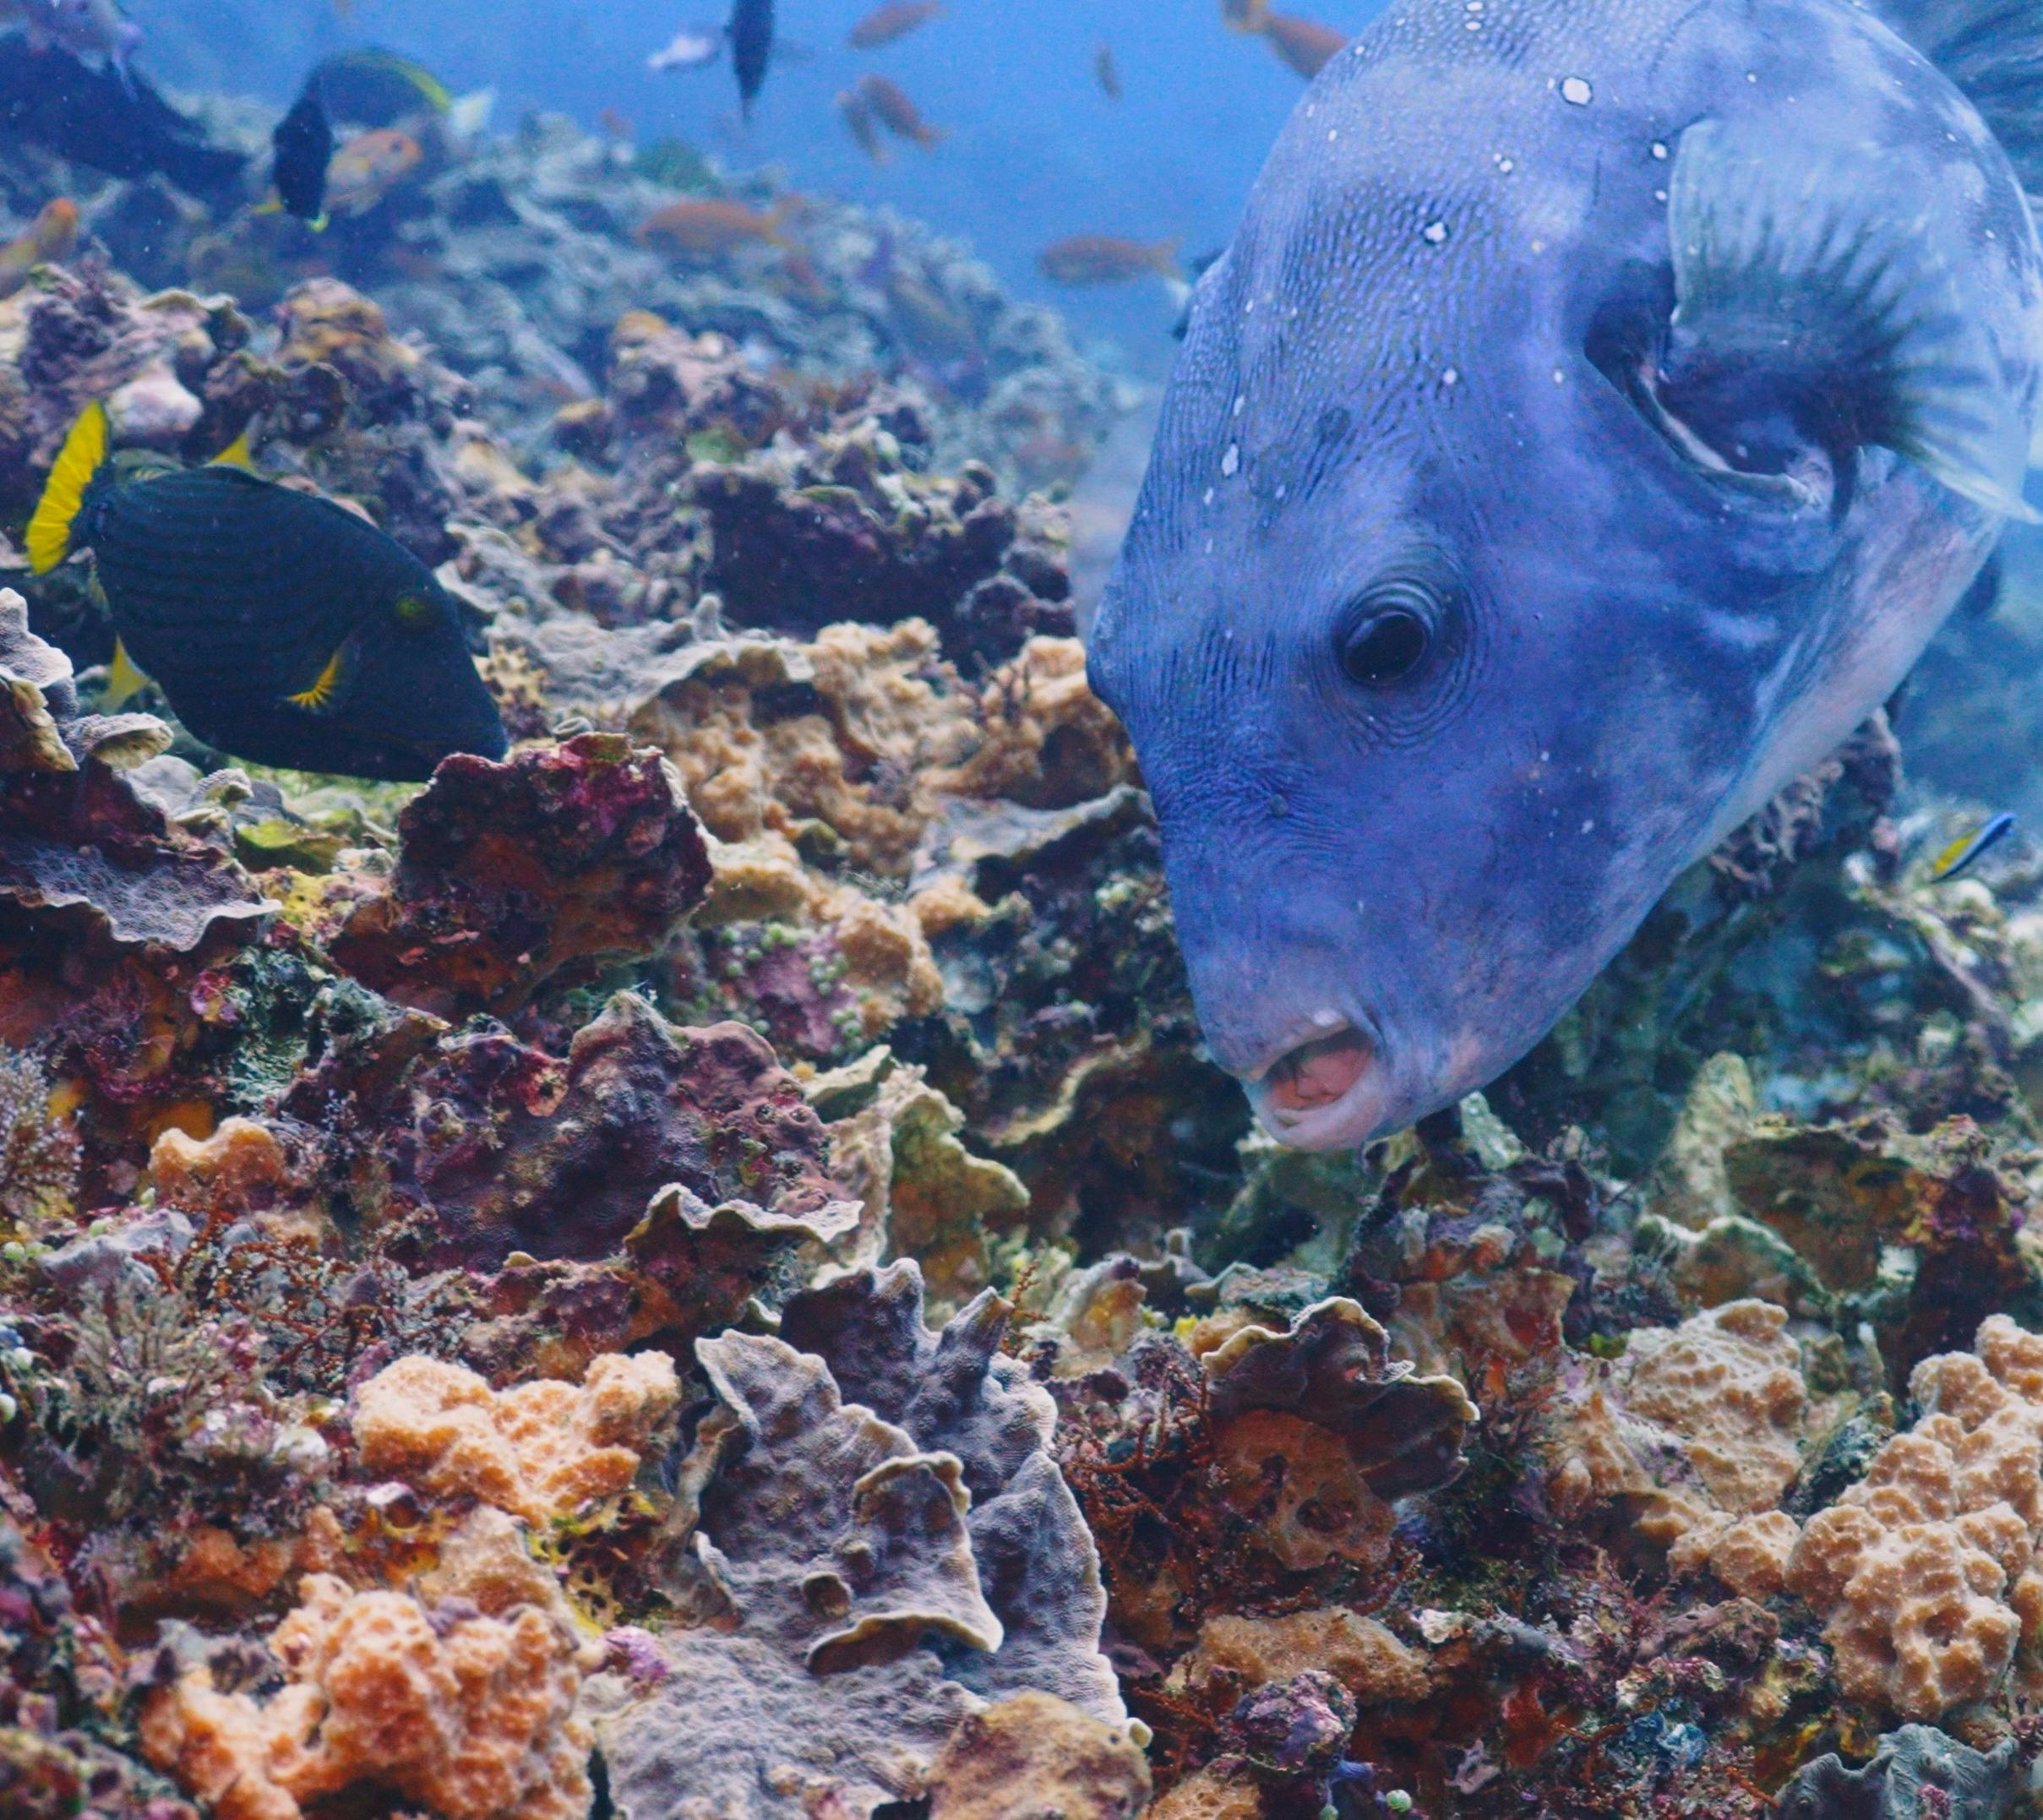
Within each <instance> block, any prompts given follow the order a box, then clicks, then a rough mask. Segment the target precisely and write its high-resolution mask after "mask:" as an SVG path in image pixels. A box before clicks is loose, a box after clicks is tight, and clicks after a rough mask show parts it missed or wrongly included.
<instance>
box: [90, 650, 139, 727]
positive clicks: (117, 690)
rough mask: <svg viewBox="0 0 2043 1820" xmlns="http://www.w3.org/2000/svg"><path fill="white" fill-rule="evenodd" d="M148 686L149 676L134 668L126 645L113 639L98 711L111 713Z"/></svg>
mask: <svg viewBox="0 0 2043 1820" xmlns="http://www.w3.org/2000/svg"><path fill="white" fill-rule="evenodd" d="M148 687H149V678H147V677H146V676H144V675H143V673H141V671H139V669H137V668H135V661H134V659H133V657H129V656H128V647H127V646H125V645H124V644H123V643H122V642H121V640H119V639H116V640H114V641H113V662H112V665H111V666H109V668H108V669H107V672H106V689H104V690H103V691H102V692H101V695H100V712H101V713H102V714H113V713H116V712H117V711H119V710H120V708H121V707H122V706H123V704H124V703H126V702H127V701H128V700H132V699H133V697H134V696H136V695H139V694H140V693H141V692H142V690H144V689H146V688H148Z"/></svg>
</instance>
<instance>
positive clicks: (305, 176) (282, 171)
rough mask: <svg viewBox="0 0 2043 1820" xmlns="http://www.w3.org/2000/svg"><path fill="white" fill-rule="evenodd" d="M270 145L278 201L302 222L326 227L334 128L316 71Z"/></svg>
mask: <svg viewBox="0 0 2043 1820" xmlns="http://www.w3.org/2000/svg"><path fill="white" fill-rule="evenodd" d="M270 148H271V152H272V159H271V163H270V181H271V182H272V183H275V185H276V193H277V199H278V200H279V201H281V203H282V204H283V205H284V207H285V208H286V210H289V211H290V212H291V214H293V215H297V217H298V218H299V219H300V220H301V221H310V222H311V223H312V224H313V226H315V227H323V226H325V223H326V169H327V166H329V165H330V164H331V163H332V162H333V157H334V128H333V123H332V122H331V121H330V119H328V118H327V115H326V102H325V99H324V95H322V93H321V91H320V84H319V72H318V71H317V70H314V71H313V74H312V76H311V77H310V79H308V81H307V82H306V84H305V88H304V92H303V93H302V94H301V95H299V96H298V98H297V101H293V102H292V103H291V112H289V113H287V114H286V115H285V116H284V117H283V118H282V119H281V120H280V121H278V122H277V123H276V126H275V128H274V129H273V130H272V131H271V133H270Z"/></svg>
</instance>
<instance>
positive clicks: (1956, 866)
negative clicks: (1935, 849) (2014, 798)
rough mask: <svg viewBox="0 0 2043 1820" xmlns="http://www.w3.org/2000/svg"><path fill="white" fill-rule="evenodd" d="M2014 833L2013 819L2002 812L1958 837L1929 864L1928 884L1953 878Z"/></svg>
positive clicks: (1936, 883) (1937, 883) (1939, 882)
mask: <svg viewBox="0 0 2043 1820" xmlns="http://www.w3.org/2000/svg"><path fill="white" fill-rule="evenodd" d="M2013 832H2014V817H2013V815H2008V813H2007V812H2006V811H2004V810H2003V811H2002V813H2001V814H2000V815H1995V816H1993V817H1992V818H1991V820H1987V821H1986V822H1983V823H1982V824H1981V825H1980V826H1978V827H1976V828H1975V829H1973V830H1972V831H1971V832H1970V833H1969V834H1961V835H1959V837H1958V838H1957V839H1956V840H1955V841H1953V842H1951V844H1950V845H1949V846H1948V847H1945V848H1944V849H1943V851H1942V853H1938V854H1937V857H1936V858H1934V859H1933V860H1931V862H1930V883H1931V884H1932V885H1941V884H1942V883H1943V882H1944V880H1946V879H1954V878H1956V877H1957V876H1958V875H1959V873H1961V872H1964V871H1965V870H1966V869H1969V867H1970V866H1971V865H1972V864H1974V863H1975V861H1977V860H1978V859H1980V858H1982V857H1983V856H1984V855H1985V854H1986V853H1990V852H1991V851H1992V849H1993V848H1995V847H1998V846H1999V845H2000V844H2001V842H2002V841H2004V840H2006V839H2007V838H2008V836H2009V835H2011V834H2013Z"/></svg>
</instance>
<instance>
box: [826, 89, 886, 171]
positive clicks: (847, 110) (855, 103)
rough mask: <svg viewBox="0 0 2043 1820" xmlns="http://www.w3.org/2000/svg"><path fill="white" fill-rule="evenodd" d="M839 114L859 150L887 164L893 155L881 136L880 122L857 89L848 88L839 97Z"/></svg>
mask: <svg viewBox="0 0 2043 1820" xmlns="http://www.w3.org/2000/svg"><path fill="white" fill-rule="evenodd" d="M837 114H838V117H840V118H841V119H842V121H843V122H844V129H845V131H846V132H847V133H849V134H851V136H852V138H853V139H854V140H856V141H857V142H858V150H860V151H862V152H864V154H865V155H866V156H867V157H869V158H870V159H871V160H872V161H873V162H874V164H885V162H886V161H887V160H888V159H889V158H890V157H891V155H892V154H891V153H890V152H889V151H888V150H887V148H886V142H885V140H884V139H881V138H880V123H879V122H878V121H877V120H875V119H874V117H873V110H872V108H871V106H870V105H869V103H868V102H867V101H866V99H865V97H864V95H861V94H859V92H858V90H856V89H847V90H844V92H843V93H842V95H839V96H838V97H837Z"/></svg>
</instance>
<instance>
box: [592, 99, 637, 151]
mask: <svg viewBox="0 0 2043 1820" xmlns="http://www.w3.org/2000/svg"><path fill="white" fill-rule="evenodd" d="M596 123H597V125H598V126H599V127H601V128H602V129H603V134H604V137H605V138H607V139H615V140H617V141H618V143H619V144H624V145H629V144H630V143H631V142H632V140H634V139H636V138H637V137H638V129H637V128H635V127H634V126H633V125H632V123H631V117H630V116H629V114H626V113H622V112H618V109H616V108H614V107H606V108H604V109H603V110H602V112H600V113H598V114H597V117H596Z"/></svg>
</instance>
